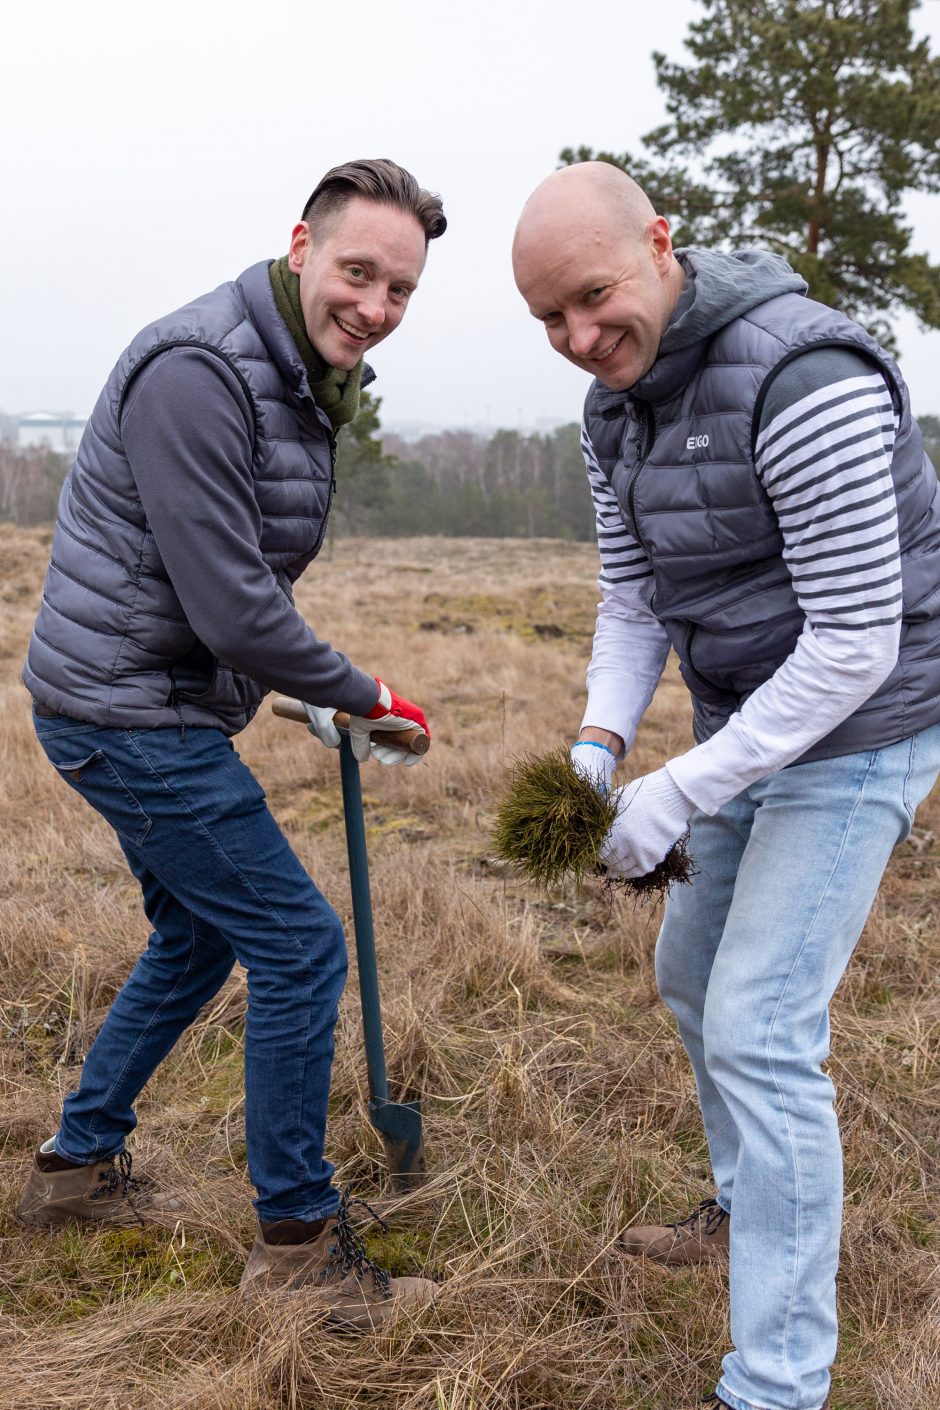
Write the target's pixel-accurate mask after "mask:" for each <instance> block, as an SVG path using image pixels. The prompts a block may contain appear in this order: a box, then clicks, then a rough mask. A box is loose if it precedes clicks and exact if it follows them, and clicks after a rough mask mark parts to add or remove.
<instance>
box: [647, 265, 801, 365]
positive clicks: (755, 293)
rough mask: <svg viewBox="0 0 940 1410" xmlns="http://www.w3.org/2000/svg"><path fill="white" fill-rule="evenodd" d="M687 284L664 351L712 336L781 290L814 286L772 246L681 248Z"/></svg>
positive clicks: (669, 326)
mask: <svg viewBox="0 0 940 1410" xmlns="http://www.w3.org/2000/svg"><path fill="white" fill-rule="evenodd" d="M676 259H677V260H678V261H679V263H680V265H681V266H682V269H683V272H684V274H685V287H684V288H683V290H682V293H681V294H680V295H679V301H678V303H677V304H676V307H675V308H674V309H673V312H672V317H671V318H670V320H669V322H668V323H667V325H666V331H665V333H664V334H663V336H662V341H661V342H660V344H659V356H660V357H664V356H665V355H666V354H668V353H672V352H678V351H679V350H680V349H681V348H687V347H690V346H691V345H692V344H693V343H697V342H699V341H700V340H701V339H702V338H710V337H711V336H712V334H713V333H717V332H718V329H719V328H724V326H725V324H727V323H730V322H731V321H732V319H734V318H740V317H741V315H742V314H744V313H749V312H750V310H751V309H752V308H756V307H757V305H758V304H764V303H766V302H767V300H768V299H773V298H776V297H777V295H778V294H805V293H806V290H807V288H808V287H809V286H808V285H807V283H806V280H805V279H804V278H802V276H801V275H799V274H796V273H795V272H794V271H793V270H792V269H791V268H790V266H789V265H788V264H787V262H786V260H785V259H783V258H781V256H780V255H773V254H771V253H770V251H769V250H735V251H734V253H733V254H730V255H723V254H721V253H720V252H719V251H717V250H699V249H695V248H690V249H687V250H677V251H676Z"/></svg>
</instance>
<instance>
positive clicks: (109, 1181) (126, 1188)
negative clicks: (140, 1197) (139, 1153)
mask: <svg viewBox="0 0 940 1410" xmlns="http://www.w3.org/2000/svg"><path fill="white" fill-rule="evenodd" d="M133 1163H134V1161H133V1156H131V1155H129V1154H128V1152H127V1151H121V1154H120V1155H119V1156H118V1157H117V1158H116V1160H112V1161H111V1164H110V1166H109V1167H108V1170H107V1171H104V1170H102V1171H100V1172H99V1174H98V1179H99V1181H100V1182H101V1183H100V1184H99V1185H98V1188H97V1189H96V1190H93V1191H92V1194H91V1198H92V1199H107V1198H108V1196H109V1195H113V1194H114V1192H115V1190H117V1188H118V1186H120V1189H121V1198H122V1199H127V1198H128V1196H129V1194H130V1193H131V1192H136V1191H138V1190H139V1189H140V1187H141V1185H140V1181H139V1180H135V1179H133V1178H132V1176H131V1166H132V1165H133Z"/></svg>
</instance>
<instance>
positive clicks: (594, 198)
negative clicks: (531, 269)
mask: <svg viewBox="0 0 940 1410" xmlns="http://www.w3.org/2000/svg"><path fill="white" fill-rule="evenodd" d="M655 219H656V211H655V210H654V209H653V203H652V201H651V200H650V198H649V196H647V194H646V192H645V191H644V190H643V188H642V186H638V185H637V183H636V182H635V181H634V180H633V177H632V176H628V175H627V173H626V172H625V171H621V170H620V167H618V166H612V165H611V164H610V162H576V163H575V164H574V166H563V167H561V168H560V170H558V171H553V172H552V174H551V176H547V177H546V178H545V180H544V181H543V182H541V183H540V185H538V186H536V188H535V190H534V191H533V192H532V195H531V196H530V197H529V199H528V200H527V201H526V203H525V205H524V206H523V208H522V215H521V216H520V217H519V223H518V225H517V226H516V234H515V239H514V240H513V259H514V260H515V259H516V258H517V257H518V256H519V255H522V256H523V257H524V255H525V252H526V250H527V248H528V246H529V245H530V244H531V242H532V241H533V240H538V239H539V238H540V237H541V238H544V237H545V236H546V235H548V236H549V237H550V236H551V234H552V232H554V233H555V234H557V233H558V231H559V229H560V228H561V227H564V226H566V225H568V224H570V223H572V222H577V224H578V225H580V226H581V228H582V229H583V228H584V226H585V224H590V225H593V224H601V223H603V224H609V225H611V226H613V227H615V228H616V229H618V230H620V231H621V232H623V234H625V235H629V236H630V237H632V238H634V239H637V240H639V239H641V238H642V236H643V233H644V231H645V230H646V227H647V226H648V225H649V223H650V221H652V220H655Z"/></svg>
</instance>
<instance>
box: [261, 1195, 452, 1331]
mask: <svg viewBox="0 0 940 1410" xmlns="http://www.w3.org/2000/svg"><path fill="white" fill-rule="evenodd" d="M352 1204H362V1205H363V1206H364V1207H365V1208H366V1209H368V1210H369V1213H370V1214H372V1216H373V1218H375V1219H376V1220H377V1222H378V1223H379V1224H380V1225H381V1226H382V1228H383V1229H386V1228H387V1227H388V1226H387V1225H386V1224H385V1221H384V1220H382V1219H379V1218H378V1216H377V1215H375V1214H374V1212H373V1210H372V1209H371V1208H370V1207H369V1205H367V1204H366V1203H365V1200H350V1198H349V1195H348V1192H346V1191H344V1192H343V1194H342V1196H341V1198H340V1204H339V1209H338V1210H337V1211H336V1213H335V1214H334V1215H331V1216H330V1217H329V1218H327V1219H317V1220H315V1221H314V1222H312V1223H309V1224H304V1223H303V1222H302V1221H301V1220H299V1219H282V1220H280V1221H279V1222H278V1223H276V1224H263V1225H262V1227H261V1232H260V1233H259V1234H258V1236H257V1237H256V1239H255V1241H254V1244H253V1246H252V1249H251V1253H250V1254H249V1255H248V1262H247V1263H246V1264H245V1271H244V1273H243V1274H242V1279H241V1283H240V1285H239V1286H240V1287H241V1289H242V1291H243V1292H244V1293H246V1294H248V1295H249V1296H256V1295H258V1294H262V1293H265V1292H268V1291H282V1290H286V1291H291V1292H301V1291H302V1292H304V1293H309V1294H310V1295H312V1296H314V1297H317V1298H319V1299H321V1300H322V1302H323V1305H324V1306H325V1307H327V1308H328V1309H329V1320H330V1321H331V1322H333V1323H335V1324H336V1325H337V1326H340V1327H346V1328H350V1329H352V1330H355V1331H371V1330H373V1329H375V1328H378V1327H383V1326H385V1325H386V1324H387V1323H389V1322H391V1321H394V1319H395V1318H396V1317H397V1316H398V1315H399V1314H400V1313H401V1312H402V1311H403V1310H404V1309H406V1308H407V1309H408V1310H410V1311H416V1310H417V1309H418V1308H419V1307H426V1306H427V1305H428V1303H430V1302H431V1301H433V1299H434V1298H435V1297H436V1296H437V1293H438V1288H437V1286H436V1284H434V1283H432V1282H431V1281H430V1279H428V1278H393V1277H392V1276H391V1275H390V1274H389V1273H387V1272H386V1271H385V1269H384V1268H380V1267H378V1265H377V1264H375V1263H373V1262H372V1260H371V1259H370V1258H368V1257H367V1255H366V1251H365V1247H364V1245H363V1243H362V1240H361V1238H360V1237H359V1235H358V1234H357V1233H356V1231H355V1230H354V1229H353V1227H352V1225H351V1224H350V1222H349V1209H350V1205H352ZM285 1237H287V1238H294V1239H296V1240H297V1242H292V1243H285V1242H283V1239H284V1238H285Z"/></svg>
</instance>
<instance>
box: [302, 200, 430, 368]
mask: <svg viewBox="0 0 940 1410" xmlns="http://www.w3.org/2000/svg"><path fill="white" fill-rule="evenodd" d="M425 258H426V241H425V234H424V230H423V229H422V227H421V225H420V224H419V222H418V221H417V220H416V219H415V217H414V216H413V215H411V214H410V213H409V212H407V211H402V210H399V209H398V208H397V206H387V205H379V204H378V203H377V202H375V201H369V200H366V199H365V198H364V197H361V196H356V197H354V198H353V199H352V200H350V201H348V202H347V203H346V205H344V206H343V207H342V209H341V210H339V211H337V212H336V214H335V215H333V216H331V217H330V218H329V219H327V220H326V221H324V222H323V224H322V225H321V226H320V227H319V228H317V227H315V226H314V227H311V225H310V224H309V223H308V222H307V221H304V220H302V221H301V222H300V224H299V225H296V226H295V227H294V231H293V234H292V236H291V243H290V253H289V263H290V268H291V269H292V270H293V271H294V273H295V274H297V275H299V276H300V306H301V308H302V309H303V315H304V323H305V324H306V328H307V336H308V338H309V339H310V341H311V343H313V345H314V347H315V348H316V350H317V352H318V353H319V354H320V356H321V357H322V358H323V360H324V362H326V363H328V364H329V365H330V366H331V367H338V368H340V369H341V370H344V371H347V372H348V371H349V370H350V369H351V368H353V367H355V365H356V363H357V362H358V361H359V359H360V358H361V357H362V355H363V353H365V352H368V350H369V349H370V348H374V347H375V345H376V343H380V342H381V341H382V339H383V338H387V337H388V335H389V333H394V331H395V329H396V328H397V327H398V325H399V323H400V322H401V321H402V319H403V318H404V316H405V309H406V308H407V307H408V300H409V298H410V297H411V295H412V293H413V292H414V290H415V289H416V288H417V286H418V280H419V279H420V277H421V273H422V271H423V269H424V262H425Z"/></svg>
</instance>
